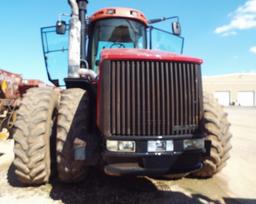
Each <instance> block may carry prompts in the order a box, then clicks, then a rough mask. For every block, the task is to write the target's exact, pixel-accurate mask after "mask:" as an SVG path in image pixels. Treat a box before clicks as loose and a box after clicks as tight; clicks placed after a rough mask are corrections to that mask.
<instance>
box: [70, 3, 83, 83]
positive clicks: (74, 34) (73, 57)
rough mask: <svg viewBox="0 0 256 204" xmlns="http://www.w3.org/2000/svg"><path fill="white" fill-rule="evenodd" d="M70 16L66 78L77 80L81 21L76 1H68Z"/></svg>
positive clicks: (79, 59)
mask: <svg viewBox="0 0 256 204" xmlns="http://www.w3.org/2000/svg"><path fill="white" fill-rule="evenodd" d="M68 3H69V5H70V7H71V10H72V14H71V19H70V22H69V25H70V31H69V52H68V77H69V78H78V77H79V69H80V61H81V58H80V57H81V49H80V48H81V21H80V20H79V7H78V3H77V1H76V0H68Z"/></svg>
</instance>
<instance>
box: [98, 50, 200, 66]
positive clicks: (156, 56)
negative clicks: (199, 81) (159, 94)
mask: <svg viewBox="0 0 256 204" xmlns="http://www.w3.org/2000/svg"><path fill="white" fill-rule="evenodd" d="M104 60H162V61H175V62H189V63H196V64H202V63H203V60H202V59H198V58H193V57H188V56H184V55H177V54H174V53H170V52H164V51H158V50H146V49H126V48H124V49H122V48H118V49H104V50H103V51H102V53H101V61H104Z"/></svg>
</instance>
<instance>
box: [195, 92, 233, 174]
mask: <svg viewBox="0 0 256 204" xmlns="http://www.w3.org/2000/svg"><path fill="white" fill-rule="evenodd" d="M229 127H230V123H229V122H228V120H227V113H225V111H224V110H223V108H222V107H221V106H220V105H219V104H218V102H217V100H216V99H215V98H214V97H213V96H212V95H210V94H205V95H204V132H205V134H206V135H207V139H208V140H210V141H211V142H212V144H211V155H210V157H206V158H204V159H203V167H202V169H200V170H199V171H197V172H195V173H193V174H192V176H193V177H197V178H209V177H212V176H213V175H215V174H216V173H218V172H219V171H221V170H222V169H223V168H224V167H225V166H226V163H227V160H228V159H229V158H230V154H229V152H230V150H231V148H232V146H231V143H230V140H231V137H232V135H231V133H230V132H229Z"/></svg>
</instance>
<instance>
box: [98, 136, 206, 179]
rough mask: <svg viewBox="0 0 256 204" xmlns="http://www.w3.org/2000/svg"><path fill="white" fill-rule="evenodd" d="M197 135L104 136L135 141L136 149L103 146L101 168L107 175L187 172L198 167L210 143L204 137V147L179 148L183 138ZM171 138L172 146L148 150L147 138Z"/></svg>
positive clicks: (156, 174) (154, 174) (153, 174)
mask: <svg viewBox="0 0 256 204" xmlns="http://www.w3.org/2000/svg"><path fill="white" fill-rule="evenodd" d="M192 138H193V139H199V138H202V136H201V137H200V136H198V137H195V136H194V135H184V136H180V135H179V136H167V137H166V136H165V137H164V138H162V137H152V136H149V137H148V136H147V137H138V136H136V137H130V136H129V137H126V136H114V137H108V138H107V139H110V140H133V141H135V142H136V152H133V153H120V152H110V151H107V150H105V152H104V153H103V160H104V162H105V167H104V171H105V173H106V174H108V175H115V176H118V175H140V176H160V175H168V174H181V173H189V172H193V171H195V170H198V169H200V168H201V167H202V162H201V161H202V157H203V156H205V155H209V153H210V148H209V147H210V146H209V143H208V141H206V144H205V148H204V149H197V150H189V151H185V150H184V149H183V140H184V139H192ZM161 139H164V140H169V139H170V140H173V143H174V150H173V151H172V152H164V153H148V152H147V141H148V140H161Z"/></svg>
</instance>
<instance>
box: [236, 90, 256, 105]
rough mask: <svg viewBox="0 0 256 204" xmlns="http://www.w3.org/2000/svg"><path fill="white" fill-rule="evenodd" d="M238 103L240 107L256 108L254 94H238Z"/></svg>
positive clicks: (242, 92) (247, 92) (250, 92)
mask: <svg viewBox="0 0 256 204" xmlns="http://www.w3.org/2000/svg"><path fill="white" fill-rule="evenodd" d="M237 102H238V105H240V106H254V92H253V91H241V92H238V95H237Z"/></svg>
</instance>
